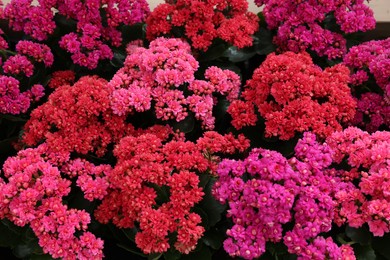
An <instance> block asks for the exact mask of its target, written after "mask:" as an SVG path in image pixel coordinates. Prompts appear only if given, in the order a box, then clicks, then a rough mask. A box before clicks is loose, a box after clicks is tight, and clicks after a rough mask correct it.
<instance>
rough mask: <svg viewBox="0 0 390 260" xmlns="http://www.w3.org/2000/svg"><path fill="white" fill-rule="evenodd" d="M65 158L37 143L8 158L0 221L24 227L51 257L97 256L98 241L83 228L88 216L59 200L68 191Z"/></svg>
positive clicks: (1, 185)
mask: <svg viewBox="0 0 390 260" xmlns="http://www.w3.org/2000/svg"><path fill="white" fill-rule="evenodd" d="M69 156H70V154H69V153H67V152H53V151H52V150H51V149H50V148H49V147H48V146H47V145H46V144H42V145H40V146H38V147H37V148H35V149H31V148H29V149H26V150H22V151H20V152H19V153H18V154H17V156H15V157H9V158H8V159H7V160H6V162H5V163H4V165H3V171H4V177H5V178H6V179H7V182H4V181H3V179H1V181H0V219H2V218H8V219H9V220H10V221H12V222H13V223H14V224H15V225H18V226H25V225H29V226H30V227H31V229H32V230H33V232H34V234H35V235H36V236H37V238H38V242H39V245H40V246H41V247H42V249H43V252H45V253H49V254H50V255H51V256H53V257H54V258H61V259H101V258H102V257H103V253H102V249H103V241H102V240H101V239H99V238H96V237H95V236H94V235H93V234H92V233H90V232H87V231H86V230H87V226H88V224H89V223H90V221H91V218H90V215H89V214H88V213H87V212H85V211H84V210H77V209H69V208H68V206H67V205H65V204H64V203H63V201H62V200H63V197H64V196H67V195H68V194H69V193H70V190H71V188H70V185H71V182H70V181H69V180H67V179H66V178H63V176H62V174H61V171H60V167H61V166H62V165H63V164H64V163H66V162H67V161H68V160H69ZM76 233H77V234H76Z"/></svg>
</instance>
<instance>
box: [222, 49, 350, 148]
mask: <svg viewBox="0 0 390 260" xmlns="http://www.w3.org/2000/svg"><path fill="white" fill-rule="evenodd" d="M348 78H349V70H348V68H347V67H345V66H342V65H336V66H334V67H330V68H327V69H325V70H321V68H320V67H318V66H316V65H315V64H314V63H313V61H312V59H311V58H310V56H309V54H307V53H300V54H295V53H293V52H286V53H283V54H280V55H276V54H270V55H268V56H267V58H266V60H265V61H264V62H263V63H262V64H261V65H260V67H259V68H257V69H256V70H255V71H254V73H253V77H252V79H250V80H248V81H247V84H246V86H245V87H244V91H243V92H242V96H243V98H244V100H243V101H241V100H238V101H233V102H232V104H231V105H230V107H229V109H228V112H229V113H230V114H231V115H232V118H233V121H232V124H233V126H234V127H235V128H236V129H241V128H242V127H243V126H253V125H255V124H256V121H257V116H256V114H255V109H256V110H257V111H258V112H259V113H260V115H261V116H262V117H263V118H264V119H265V135H266V136H267V137H273V136H275V137H279V138H280V139H281V140H288V139H290V138H292V137H294V136H295V134H296V133H302V132H304V131H308V130H310V131H313V132H314V133H315V134H317V135H319V136H321V137H325V136H328V135H330V134H331V133H332V132H333V131H337V130H341V129H342V124H343V123H346V122H348V121H349V120H351V119H352V118H353V116H354V114H355V107H356V102H355V101H354V100H353V98H352V96H351V92H350V89H349V87H348V85H347V83H348Z"/></svg>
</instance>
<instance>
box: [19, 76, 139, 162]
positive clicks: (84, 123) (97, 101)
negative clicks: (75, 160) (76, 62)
mask: <svg viewBox="0 0 390 260" xmlns="http://www.w3.org/2000/svg"><path fill="white" fill-rule="evenodd" d="M112 91H113V89H112V88H110V87H109V86H107V81H105V80H104V79H101V78H98V77H96V76H85V77H82V78H81V79H80V80H78V81H77V82H76V83H75V84H74V85H73V86H70V85H63V86H61V87H58V88H56V89H55V91H54V92H53V93H52V94H51V95H50V96H49V98H48V102H46V103H45V104H43V105H41V106H39V107H38V108H36V109H35V110H33V111H32V112H31V118H30V120H29V121H28V122H27V123H26V125H25V132H24V135H23V142H24V143H26V144H27V145H30V146H32V145H36V144H38V143H39V142H41V141H44V140H46V142H47V144H48V145H49V146H50V147H51V148H52V149H54V150H56V151H69V152H71V151H75V152H77V153H81V154H87V153H88V152H96V154H97V155H98V156H101V155H103V154H104V153H105V151H106V148H107V146H108V145H109V144H110V143H113V142H116V141H118V140H119V139H120V138H121V137H123V136H124V135H126V134H127V133H129V131H132V129H133V128H132V127H131V126H130V125H128V124H126V122H125V118H124V117H120V116H117V115H114V114H113V113H112V110H111V109H110V100H109V97H110V95H111V93H112Z"/></svg>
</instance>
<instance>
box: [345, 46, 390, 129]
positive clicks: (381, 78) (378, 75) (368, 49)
mask: <svg viewBox="0 0 390 260" xmlns="http://www.w3.org/2000/svg"><path fill="white" fill-rule="evenodd" d="M389 48H390V38H387V39H385V40H380V41H369V42H365V43H362V44H360V45H357V46H354V47H352V48H351V49H350V50H349V52H348V53H347V54H346V55H345V57H344V61H343V63H344V64H345V65H346V66H348V67H349V68H350V69H351V71H352V74H351V79H350V83H351V84H352V86H353V88H354V89H355V92H362V91H364V89H367V88H368V89H370V88H373V87H375V85H377V86H379V89H380V90H381V91H380V93H363V94H362V95H361V96H358V106H357V113H356V116H355V119H354V122H353V123H354V124H355V125H358V126H359V127H362V128H363V129H365V130H367V131H369V132H374V131H377V130H378V129H379V128H380V127H387V128H389V127H390V78H389V72H390V50H389ZM370 77H372V78H373V79H374V80H375V82H371V81H369V78H370Z"/></svg>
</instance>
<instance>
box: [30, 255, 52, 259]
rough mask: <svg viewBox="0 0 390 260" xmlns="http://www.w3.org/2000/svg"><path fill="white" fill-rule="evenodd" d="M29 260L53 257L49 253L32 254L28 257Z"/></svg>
mask: <svg viewBox="0 0 390 260" xmlns="http://www.w3.org/2000/svg"><path fill="white" fill-rule="evenodd" d="M28 259H29V260H53V259H54V258H53V257H51V256H50V255H48V254H46V255H32V256H30V257H29V258H28Z"/></svg>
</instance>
